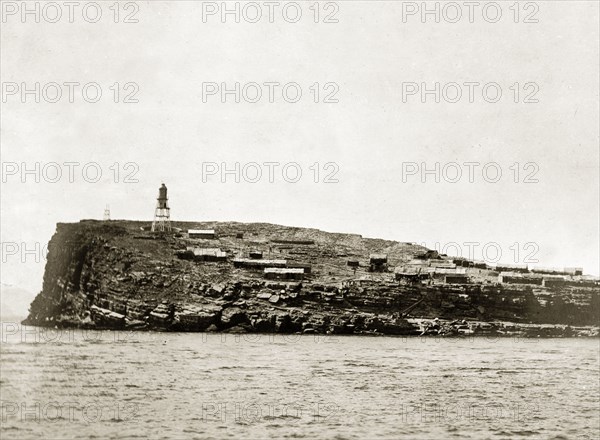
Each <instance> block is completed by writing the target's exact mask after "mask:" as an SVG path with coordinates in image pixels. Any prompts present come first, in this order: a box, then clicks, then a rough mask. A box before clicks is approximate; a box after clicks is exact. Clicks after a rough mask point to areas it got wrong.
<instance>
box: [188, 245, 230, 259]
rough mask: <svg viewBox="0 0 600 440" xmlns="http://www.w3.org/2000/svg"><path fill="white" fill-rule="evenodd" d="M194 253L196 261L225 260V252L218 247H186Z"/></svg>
mask: <svg viewBox="0 0 600 440" xmlns="http://www.w3.org/2000/svg"><path fill="white" fill-rule="evenodd" d="M188 251H192V252H193V253H194V259H195V260H196V261H227V253H226V252H223V251H221V249H219V248H194V247H188Z"/></svg>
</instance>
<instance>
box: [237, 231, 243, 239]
mask: <svg viewBox="0 0 600 440" xmlns="http://www.w3.org/2000/svg"><path fill="white" fill-rule="evenodd" d="M235 238H244V233H243V232H238V233H237V234H235Z"/></svg>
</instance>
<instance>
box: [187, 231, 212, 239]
mask: <svg viewBox="0 0 600 440" xmlns="http://www.w3.org/2000/svg"><path fill="white" fill-rule="evenodd" d="M188 237H189V238H204V239H208V240H213V239H214V238H215V230H214V229H188Z"/></svg>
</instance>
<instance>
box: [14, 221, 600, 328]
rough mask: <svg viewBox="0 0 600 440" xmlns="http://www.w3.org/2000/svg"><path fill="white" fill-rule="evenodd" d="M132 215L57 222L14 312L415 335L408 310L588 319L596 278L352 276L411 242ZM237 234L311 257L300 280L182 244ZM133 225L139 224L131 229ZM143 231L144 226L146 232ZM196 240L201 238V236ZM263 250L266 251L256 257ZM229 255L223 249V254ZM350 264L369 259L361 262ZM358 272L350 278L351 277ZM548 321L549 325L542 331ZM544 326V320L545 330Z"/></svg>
mask: <svg viewBox="0 0 600 440" xmlns="http://www.w3.org/2000/svg"><path fill="white" fill-rule="evenodd" d="M144 225H145V224H144V223H141V222H95V221H82V222H80V223H75V224H59V225H58V226H57V230H56V233H55V235H54V236H53V238H52V240H51V241H50V244H49V246H48V248H49V253H48V260H47V264H46V271H45V274H44V285H43V290H42V291H41V292H40V293H39V294H38V296H37V297H36V298H35V299H34V301H33V302H32V304H31V306H30V313H29V317H28V318H27V320H26V321H24V323H26V324H30V325H40V326H80V327H94V328H114V329H118V328H129V329H140V330H142V329H154V330H167V331H191V332H201V331H229V332H238V333H241V332H278V333H334V334H389V335H410V334H420V330H419V329H418V328H417V326H416V325H414V324H412V323H410V322H409V321H407V319H406V318H407V312H405V311H406V310H410V317H413V318H417V317H418V318H428V319H433V318H436V317H438V318H440V319H442V320H443V319H445V320H448V321H451V320H457V319H460V320H462V319H466V320H479V321H493V320H499V321H512V322H516V323H537V324H543V323H548V324H568V325H571V326H573V325H579V326H582V325H597V323H598V321H599V320H600V302H599V292H598V286H597V284H594V283H592V284H591V285H589V286H587V287H577V285H576V286H575V287H573V286H570V285H569V286H567V285H555V286H553V287H551V288H547V289H544V288H541V287H540V286H527V285H506V284H498V283H490V282H489V281H486V282H480V283H473V284H465V285H449V284H439V283H438V284H427V283H423V284H402V283H398V282H395V281H394V280H393V277H391V275H390V274H385V273H383V274H376V277H375V278H373V276H374V275H369V277H370V278H368V279H366V280H365V279H363V280H360V282H359V280H358V277H359V275H360V274H358V273H355V272H354V271H355V269H356V268H350V267H348V266H347V260H348V258H354V259H356V260H359V259H360V258H366V259H367V260H366V261H367V262H368V255H369V253H373V252H375V251H380V250H382V249H383V250H385V252H386V253H387V254H388V261H389V262H392V263H393V264H397V263H398V262H402V261H405V260H408V259H411V258H413V257H414V255H416V254H419V253H422V252H423V249H424V248H422V247H420V246H415V245H410V244H407V243H397V242H391V241H385V240H372V239H363V238H362V237H360V236H356V235H350V234H329V233H325V232H321V231H315V230H309V229H299V228H286V227H283V226H276V225H266V224H239V223H202V224H199V223H193V224H183V223H182V224H178V225H176V226H179V227H181V228H183V229H186V228H193V227H200V228H205V229H213V228H214V229H216V230H217V234H218V235H219V238H217V239H215V240H189V239H187V240H186V239H185V238H182V237H181V236H179V237H177V236H153V235H150V234H149V233H147V232H146V233H142V234H141V233H140V226H144ZM240 233H243V236H244V237H246V238H245V239H244V240H249V241H251V246H252V247H253V248H258V247H259V246H261V245H262V246H263V248H264V249H261V250H262V251H263V253H264V254H265V255H267V254H270V258H275V257H276V258H277V259H285V260H288V261H290V263H294V264H301V265H302V264H304V265H306V264H310V265H312V269H311V271H310V272H311V273H310V274H308V275H306V274H305V278H304V280H303V281H301V282H299V281H293V282H284V281H277V282H273V281H269V280H265V279H263V277H262V273H261V272H256V271H252V270H244V269H239V268H234V267H233V265H232V262H231V261H225V262H198V261H195V260H194V259H193V258H187V257H189V252H188V251H186V247H189V246H190V245H193V246H200V247H213V248H214V247H219V248H220V249H222V250H224V251H226V252H228V255H230V256H231V255H232V254H233V253H234V252H236V251H238V249H239V242H240V239H239V238H237V237H238V236H239V235H240ZM140 234H141V235H140ZM144 234H145V235H144ZM205 241H206V243H205ZM265 258H266V257H265ZM230 259H231V258H230ZM360 267H362V268H363V269H361V270H366V269H364V267H368V264H366V263H365V264H362V265H361V266H360ZM355 281H356V282H355ZM548 331H549V330H548ZM549 332H550V333H551V331H549Z"/></svg>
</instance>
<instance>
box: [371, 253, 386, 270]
mask: <svg viewBox="0 0 600 440" xmlns="http://www.w3.org/2000/svg"><path fill="white" fill-rule="evenodd" d="M387 261H388V260H387V255H386V254H371V255H369V271H371V272H385V271H386V270H387Z"/></svg>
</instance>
